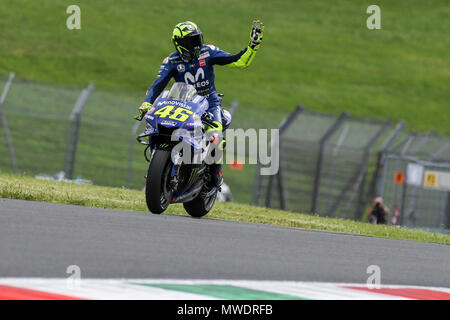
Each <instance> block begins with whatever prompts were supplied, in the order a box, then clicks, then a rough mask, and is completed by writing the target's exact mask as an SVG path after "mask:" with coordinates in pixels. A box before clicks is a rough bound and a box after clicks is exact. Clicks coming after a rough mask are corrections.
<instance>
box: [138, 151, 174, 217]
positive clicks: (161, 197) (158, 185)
mask: <svg viewBox="0 0 450 320" xmlns="http://www.w3.org/2000/svg"><path fill="white" fill-rule="evenodd" d="M171 163H172V162H171V158H170V152H169V151H164V150H156V151H155V153H154V154H153V157H152V159H151V162H150V165H149V166H148V173H147V182H146V186H145V200H146V202H147V207H148V209H149V210H150V212H151V213H154V214H160V213H162V212H164V211H165V210H166V209H167V207H168V206H169V204H170V201H171V200H172V191H171V190H170V187H169V177H170V168H171Z"/></svg>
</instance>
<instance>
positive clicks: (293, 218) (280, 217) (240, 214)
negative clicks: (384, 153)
mask: <svg viewBox="0 0 450 320" xmlns="http://www.w3.org/2000/svg"><path fill="white" fill-rule="evenodd" d="M0 198H9V199H22V200H30V201H45V202H50V203H63V204H72V205H81V206H88V207H96V208H108V209H122V210H131V211H144V212H147V211H148V210H147V207H146V205H145V201H144V194H143V193H142V192H140V191H137V190H129V189H124V188H122V189H121V188H111V187H100V186H88V185H76V184H70V183H63V182H56V181H43V180H37V179H34V178H31V177H26V176H20V175H19V176H15V175H9V174H1V173H0ZM0 211H1V210H0ZM166 214H174V215H186V213H185V212H184V209H183V207H182V205H172V206H170V207H169V209H168V210H167V211H166ZM207 217H209V218H213V219H223V220H232V221H243V222H252V223H263V224H270V225H275V226H283V227H293V228H301V229H310V230H325V231H333V232H341V233H347V234H354V235H363V236H374V237H382V238H391V239H402V240H413V241H422V242H437V243H443V244H450V236H449V235H444V234H440V233H432V232H425V231H422V230H411V229H406V228H396V227H391V226H379V225H371V224H368V223H363V222H356V221H352V220H344V219H333V218H324V217H317V216H311V215H307V214H300V213H292V212H285V211H280V210H273V209H266V208H260V207H252V206H249V205H243V204H237V203H216V205H215V206H214V208H213V210H212V211H211V212H210V213H209V214H208V216H207Z"/></svg>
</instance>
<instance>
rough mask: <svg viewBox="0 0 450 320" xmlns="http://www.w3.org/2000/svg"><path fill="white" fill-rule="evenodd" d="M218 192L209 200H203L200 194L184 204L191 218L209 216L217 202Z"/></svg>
mask: <svg viewBox="0 0 450 320" xmlns="http://www.w3.org/2000/svg"><path fill="white" fill-rule="evenodd" d="M216 197H217V192H216V193H214V194H213V195H212V196H210V197H208V198H203V196H202V194H201V193H200V194H199V195H198V196H197V197H196V198H194V199H193V200H191V201H189V202H185V203H183V207H184V209H185V210H186V212H187V213H189V215H190V216H192V217H196V218H200V217H203V216H204V215H205V214H207V213H208V212H209V211H210V210H211V208H212V207H213V205H214V202H215V201H216Z"/></svg>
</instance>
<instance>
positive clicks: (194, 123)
mask: <svg viewBox="0 0 450 320" xmlns="http://www.w3.org/2000/svg"><path fill="white" fill-rule="evenodd" d="M166 106H174V110H176V109H177V108H183V109H186V110H187V111H186V112H184V114H186V115H188V114H190V112H189V111H191V112H192V114H190V115H189V117H188V118H187V119H186V120H184V121H179V120H176V118H175V117H172V118H171V117H170V116H168V117H163V118H161V117H160V116H159V115H155V113H156V112H157V111H158V110H160V109H162V108H164V107H166ZM208 107H209V104H208V101H207V100H206V99H205V98H204V97H202V96H200V95H197V94H196V95H194V96H193V97H192V98H191V99H190V100H189V101H186V102H182V101H178V100H175V99H170V98H167V92H165V93H163V94H161V96H160V97H159V98H158V99H156V100H155V103H154V104H153V107H152V108H151V109H150V110H149V111H148V112H147V114H146V115H145V117H144V119H145V121H146V122H147V123H148V124H149V126H148V128H147V130H146V131H145V132H144V133H143V134H142V135H141V137H144V136H152V135H157V134H159V128H158V127H159V126H163V127H165V128H173V129H184V130H187V132H185V133H183V130H181V131H180V132H179V133H178V134H177V136H178V137H179V138H180V139H181V140H184V141H186V142H188V143H189V144H190V145H192V146H193V147H194V148H195V149H198V148H201V145H200V144H199V143H198V142H197V141H196V139H194V134H193V131H194V129H196V128H197V129H201V127H202V122H201V116H202V115H203V114H204V113H205V112H206V111H207V110H208ZM200 133H201V131H200Z"/></svg>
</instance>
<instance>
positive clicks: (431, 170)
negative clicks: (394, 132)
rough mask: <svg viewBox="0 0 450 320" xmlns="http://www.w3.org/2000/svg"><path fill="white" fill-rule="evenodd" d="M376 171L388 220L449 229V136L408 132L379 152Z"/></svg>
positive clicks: (407, 224) (411, 225)
mask: <svg viewBox="0 0 450 320" xmlns="http://www.w3.org/2000/svg"><path fill="white" fill-rule="evenodd" d="M377 171H378V174H377V186H376V193H377V195H379V196H381V197H383V199H384V203H385V204H386V205H387V206H388V208H389V209H390V211H391V219H390V221H389V223H391V224H399V225H404V226H408V227H421V228H431V229H450V139H448V138H447V139H446V138H443V137H439V136H437V135H435V134H433V133H432V132H430V133H428V134H427V135H419V134H415V133H410V134H408V135H407V136H405V137H404V138H403V139H401V140H400V141H399V142H398V143H397V144H396V145H394V146H393V147H392V148H390V149H387V150H386V151H385V152H384V153H383V155H382V157H381V158H380V162H379V165H378V167H377Z"/></svg>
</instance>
